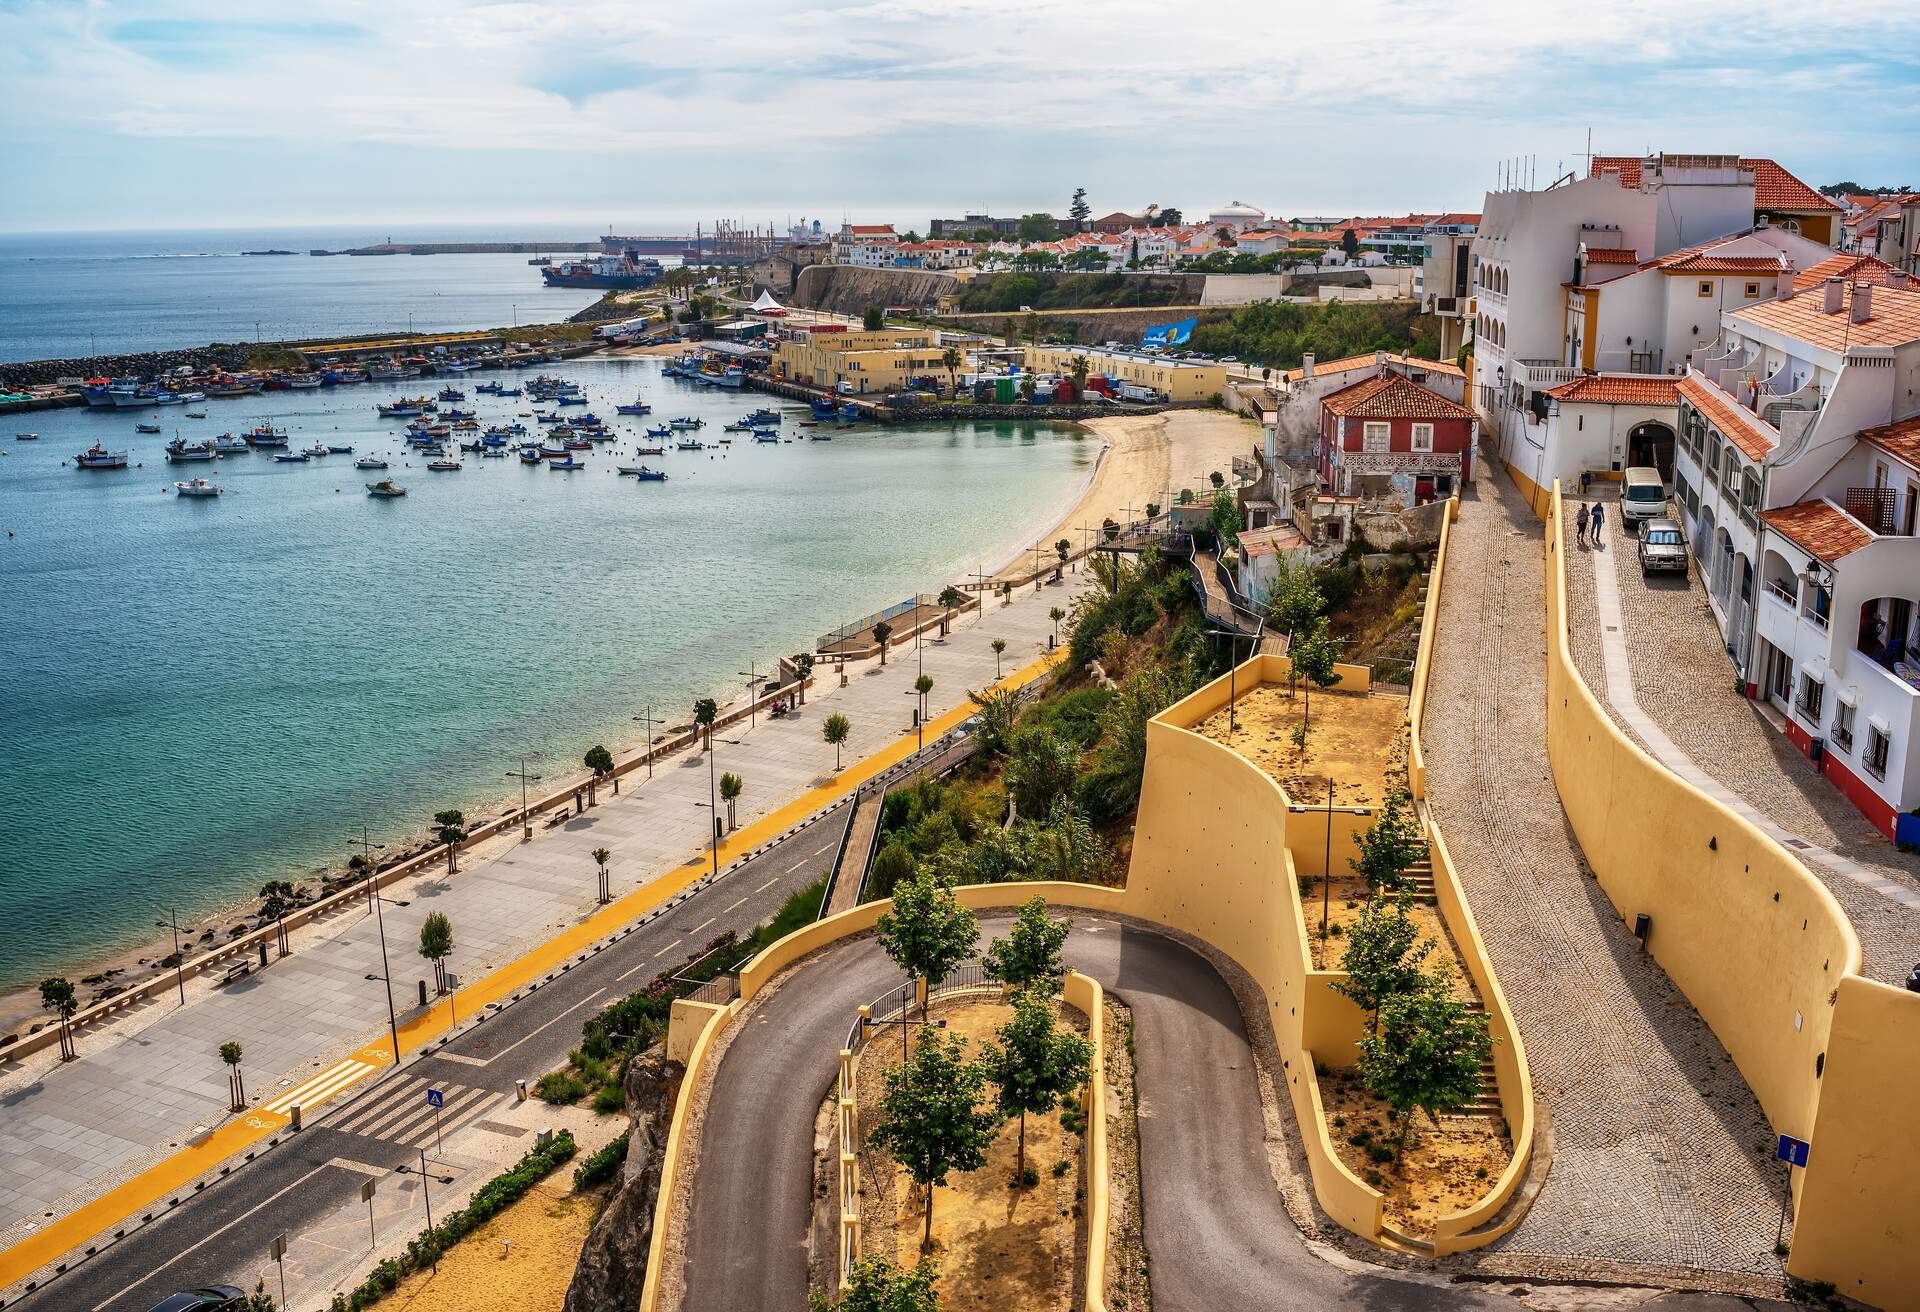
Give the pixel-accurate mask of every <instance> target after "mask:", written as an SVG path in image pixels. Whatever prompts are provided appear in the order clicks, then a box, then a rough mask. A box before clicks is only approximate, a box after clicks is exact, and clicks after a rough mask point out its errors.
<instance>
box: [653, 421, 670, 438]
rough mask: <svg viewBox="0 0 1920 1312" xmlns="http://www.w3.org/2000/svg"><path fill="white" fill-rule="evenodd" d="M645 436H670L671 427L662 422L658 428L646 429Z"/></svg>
mask: <svg viewBox="0 0 1920 1312" xmlns="http://www.w3.org/2000/svg"><path fill="white" fill-rule="evenodd" d="M647 436H648V437H672V436H673V429H672V428H671V427H670V426H668V425H666V424H662V425H660V427H658V428H649V429H648V430H647Z"/></svg>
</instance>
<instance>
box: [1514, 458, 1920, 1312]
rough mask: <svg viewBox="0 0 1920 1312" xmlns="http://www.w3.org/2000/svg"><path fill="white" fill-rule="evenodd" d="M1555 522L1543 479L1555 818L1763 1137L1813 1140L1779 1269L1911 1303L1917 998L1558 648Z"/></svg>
mask: <svg viewBox="0 0 1920 1312" xmlns="http://www.w3.org/2000/svg"><path fill="white" fill-rule="evenodd" d="M1562 514H1563V508H1562V503H1561V500H1560V492H1559V485H1558V484H1557V483H1556V484H1555V486H1554V490H1553V496H1552V500H1551V503H1550V506H1549V513H1548V523H1547V540H1546V550H1547V557H1548V559H1547V595H1546V600H1547V613H1546V626H1547V635H1546V636H1547V752H1548V758H1549V761H1550V763H1551V765H1552V768H1553V775H1554V782H1555V786H1556V787H1557V788H1558V790H1559V793H1560V804H1561V806H1562V808H1563V809H1564V810H1565V812H1566V815H1567V820H1568V822H1569V823H1570V824H1571V825H1572V826H1573V831H1574V834H1575V836H1576V837H1577V838H1578V839H1579V841H1580V846H1581V849H1582V851H1583V852H1584V853H1585V855H1586V858H1587V862H1588V864H1590V865H1591V866H1592V867H1593V870H1594V873H1595V874H1596V875H1597V876H1598V877H1599V880H1600V886H1601V888H1602V889H1604V890H1605V891H1606V894H1607V897H1608V899H1609V900H1610V901H1611V902H1612V903H1613V905H1614V908H1615V909H1616V910H1617V911H1618V912H1619V913H1620V915H1621V917H1622V918H1623V919H1625V920H1626V921H1627V922H1628V923H1629V924H1632V923H1633V921H1634V918H1635V917H1636V916H1638V915H1641V914H1645V915H1648V916H1651V917H1652V929H1651V932H1650V934H1649V935H1648V941H1647V949H1648V951H1650V952H1651V953H1652V954H1653V957H1654V959H1655V960H1656V961H1658V962H1659V963H1660V965H1661V967H1662V969H1664V970H1665V971H1666V972H1667V974H1668V975H1669V976H1670V977H1671V978H1672V979H1673V981H1674V983H1675V984H1677V985H1679V986H1680V989H1681V991H1682V992H1683V993H1685V994H1686V995H1687V998H1688V1000H1689V1001H1690V1002H1691V1003H1692V1004H1693V1006H1694V1008H1695V1010H1697V1011H1698V1012H1699V1013H1700V1016H1701V1018H1702V1019H1704V1020H1705V1021H1706V1022H1707V1024H1708V1025H1710V1026H1711V1027H1712V1028H1713V1031H1714V1034H1715V1035H1716V1036H1718V1038H1719V1040H1720V1042H1721V1043H1722V1044H1724V1045H1725V1046H1726V1049H1727V1052H1728V1053H1729V1054H1730V1055H1731V1056H1732V1058H1733V1060H1734V1063H1735V1065H1737V1066H1738V1067H1739V1068H1740V1073H1741V1075H1742V1076H1743V1077H1744V1078H1745V1079H1746V1081H1747V1085H1748V1087H1750V1088H1751V1089H1752V1090H1753V1093H1754V1096H1755V1097H1756V1098H1758V1099H1759V1101H1760V1106H1761V1108H1762V1109H1763V1110H1764V1111H1765V1112H1766V1114H1767V1118H1768V1120H1769V1121H1771V1122H1772V1124H1773V1127H1774V1129H1776V1130H1777V1131H1779V1132H1781V1133H1785V1134H1791V1135H1793V1136H1795V1137H1796V1138H1802V1139H1807V1140H1809V1141H1810V1142H1811V1143H1812V1145H1813V1147H1812V1151H1811V1155H1810V1158H1809V1162H1808V1168H1807V1170H1806V1172H1805V1173H1804V1179H1803V1180H1800V1181H1797V1182H1796V1183H1797V1184H1798V1185H1799V1186H1800V1188H1799V1190H1798V1207H1797V1214H1796V1217H1795V1223H1794V1242H1793V1247H1792V1256H1791V1258H1790V1259H1789V1261H1788V1269H1789V1270H1791V1271H1792V1272H1793V1273H1794V1274H1796V1275H1799V1276H1802V1277H1805V1278H1807V1279H1821V1280H1830V1281H1832V1282H1833V1283H1834V1284H1835V1285H1836V1286H1837V1287H1838V1288H1839V1289H1840V1290H1841V1291H1842V1292H1844V1293H1848V1294H1851V1295H1854V1296H1855V1297H1857V1298H1861V1299H1863V1300H1866V1301H1869V1302H1873V1303H1878V1304H1881V1305H1882V1306H1885V1307H1889V1308H1904V1309H1920V1256H1916V1243H1920V1225H1916V1223H1915V1221H1914V1220H1913V1213H1912V1207H1913V1189H1914V1183H1913V1182H1914V1181H1915V1180H1920V1131H1916V1129H1915V1124H1916V1120H1917V1119H1920V1118H1916V1117H1915V1115H1914V1113H1913V1110H1912V1100H1913V1090H1914V1088H1915V1087H1920V1086H1917V1085H1916V1084H1915V1080H1916V1078H1920V1055H1916V1052H1917V1050H1920V994H1908V993H1904V992H1901V991H1899V990H1895V989H1890V988H1887V987H1886V986H1884V985H1878V984H1874V983H1871V982H1870V981H1867V980H1863V979H1861V978H1859V971H1860V943H1859V940H1858V939H1857V938H1856V937H1855V935H1854V932H1853V926H1852V925H1851V924H1850V923H1849V922H1848V920H1847V918H1846V915H1845V914H1844V913H1843V912H1842V911H1841V909H1840V905H1839V903H1838V902H1836V901H1835V900H1834V898H1833V895H1832V894H1831V893H1830V892H1828V891H1827V888H1826V886H1825V885H1824V884H1822V883H1821V882H1820V881H1819V880H1818V879H1816V878H1815V877H1814V876H1813V875H1812V874H1811V873H1810V872H1809V871H1808V870H1807V869H1806V867H1805V866H1803V865H1802V864H1801V863H1800V862H1799V861H1798V860H1797V859H1796V858H1795V857H1794V856H1793V855H1792V854H1791V853H1789V852H1788V851H1787V849H1786V848H1784V847H1782V846H1781V845H1780V844H1778V843H1776V842H1774V841H1773V840H1772V839H1771V838H1769V837H1768V836H1767V835H1766V834H1764V833H1762V832H1761V831H1760V830H1759V829H1758V828H1756V827H1755V826H1754V825H1752V824H1751V823H1749V822H1748V821H1747V820H1745V819H1743V818H1742V817H1740V816H1739V815H1736V814H1735V813H1734V812H1732V811H1730V810H1728V809H1727V808H1726V807H1725V806H1723V805H1721V804H1720V803H1719V802H1717V801H1715V800H1714V799H1713V798H1711V797H1709V796H1708V795H1707V794H1705V793H1703V792H1701V791H1700V790H1699V789H1697V788H1695V787H1694V786H1693V785H1691V784H1689V783H1687V782H1686V781H1685V780H1683V779H1681V778H1680V777H1679V776H1677V775H1675V774H1672V773H1671V772H1669V771H1668V770H1666V769H1665V768H1664V767H1663V766H1661V765H1659V764H1658V763H1657V762H1655V761H1654V760H1653V759H1652V758H1651V757H1649V756H1647V755H1646V754H1645V753H1644V752H1642V751H1641V750H1640V749H1639V748H1638V747H1636V746H1635V745H1634V744H1633V743H1632V741H1631V740H1629V739H1628V738H1627V737H1626V736H1625V735H1624V734H1622V733H1621V732H1620V730H1619V729H1618V728H1617V727H1616V726H1615V725H1614V723H1613V721H1612V719H1611V718H1609V717H1608V715H1607V714H1606V712H1605V710H1604V709H1602V707H1601V706H1600V703H1599V702H1598V701H1597V700H1596V699H1595V698H1594V695H1593V693H1592V692H1591V690H1589V689H1588V687H1587V685H1586V682H1585V681H1584V680H1583V679H1582V678H1581V677H1580V672H1579V670H1578V668H1576V667H1575V665H1574V663H1573V657H1572V654H1571V652H1570V651H1569V649H1568V645H1567V606H1566V592H1565V588H1566V580H1565V562H1564V559H1563V553H1562V551H1561V544H1562V542H1563V540H1564V538H1563V534H1562V530H1561V516H1562ZM1843 999H1844V1002H1845V1011H1844V1013H1843V1012H1842V1010H1841V1006H1840V1004H1841V1002H1842V1000H1843ZM1829 1099H1831V1101H1829Z"/></svg>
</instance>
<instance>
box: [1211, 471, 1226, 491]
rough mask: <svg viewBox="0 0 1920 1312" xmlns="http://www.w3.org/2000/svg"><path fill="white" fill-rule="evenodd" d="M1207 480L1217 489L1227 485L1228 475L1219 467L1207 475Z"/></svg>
mask: <svg viewBox="0 0 1920 1312" xmlns="http://www.w3.org/2000/svg"><path fill="white" fill-rule="evenodd" d="M1207 482H1209V483H1211V484H1213V486H1214V488H1215V489H1216V490H1217V489H1219V488H1223V487H1225V486H1226V485H1227V479H1226V476H1225V475H1224V474H1222V473H1221V472H1220V471H1219V470H1217V469H1216V470H1214V471H1213V472H1212V473H1210V474H1208V475H1207Z"/></svg>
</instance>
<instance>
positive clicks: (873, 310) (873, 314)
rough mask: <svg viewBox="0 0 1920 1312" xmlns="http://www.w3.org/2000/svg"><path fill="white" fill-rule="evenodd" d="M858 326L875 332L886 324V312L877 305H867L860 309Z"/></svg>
mask: <svg viewBox="0 0 1920 1312" xmlns="http://www.w3.org/2000/svg"><path fill="white" fill-rule="evenodd" d="M860 326H861V327H862V328H864V329H866V330H867V331H868V332H870V333H877V332H879V331H880V330H881V329H882V328H885V327H886V326H887V312H886V311H885V310H883V309H881V308H880V307H879V306H877V305H869V306H868V307H867V308H866V309H864V310H862V311H860Z"/></svg>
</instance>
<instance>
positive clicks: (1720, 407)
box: [1679, 374, 1780, 460]
mask: <svg viewBox="0 0 1920 1312" xmlns="http://www.w3.org/2000/svg"><path fill="white" fill-rule="evenodd" d="M1679 391H1680V395H1681V396H1683V397H1685V398H1686V399H1687V400H1688V401H1690V402H1692V404H1693V408H1694V409H1695V410H1698V411H1699V412H1700V413H1701V414H1703V415H1705V416H1706V417H1707V419H1708V421H1709V422H1711V423H1712V424H1713V426H1714V427H1715V428H1717V429H1719V430H1720V434H1721V436H1723V437H1725V438H1726V439H1727V440H1728V441H1729V442H1731V443H1733V444H1734V445H1735V446H1737V447H1739V448H1740V450H1741V451H1742V452H1744V453H1745V454H1746V456H1747V458H1748V459H1750V460H1765V459H1766V458H1767V453H1768V452H1770V451H1772V450H1773V449H1774V448H1775V447H1776V446H1779V445H1780V431H1779V430H1778V429H1776V428H1775V427H1773V425H1771V424H1769V423H1768V422H1767V421H1766V420H1764V419H1762V418H1761V417H1760V416H1759V415H1756V414H1755V413H1753V411H1751V410H1748V409H1746V408H1745V407H1743V406H1742V405H1741V404H1740V403H1739V402H1738V401H1735V400H1734V399H1733V398H1732V397H1731V396H1728V395H1727V394H1726V393H1725V392H1723V391H1721V390H1720V388H1719V387H1718V386H1716V385H1715V384H1713V383H1711V382H1709V381H1707V379H1705V378H1704V377H1702V376H1701V375H1699V374H1688V375H1687V376H1686V377H1685V378H1682V379H1681V380H1680V387H1679Z"/></svg>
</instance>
